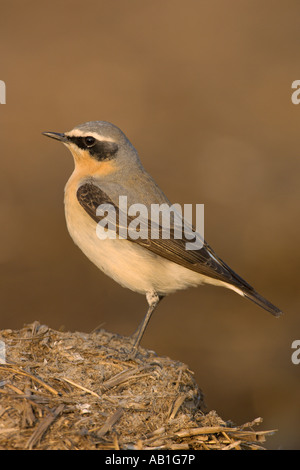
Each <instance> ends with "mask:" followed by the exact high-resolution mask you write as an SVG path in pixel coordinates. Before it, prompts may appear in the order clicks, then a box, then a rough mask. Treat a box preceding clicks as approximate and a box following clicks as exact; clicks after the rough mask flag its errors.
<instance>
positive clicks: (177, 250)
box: [42, 121, 282, 351]
mask: <svg viewBox="0 0 300 470" xmlns="http://www.w3.org/2000/svg"><path fill="white" fill-rule="evenodd" d="M42 134H43V135H45V136H47V137H50V138H53V139H55V140H58V141H59V142H61V143H63V144H64V145H65V146H66V147H67V148H68V149H69V150H70V151H71V153H72V155H73V159H74V171H73V173H72V174H71V176H70V178H69V180H68V181H67V184H66V186H65V191H64V208H65V218H66V224H67V228H68V231H69V234H70V236H71V237H72V239H73V241H74V242H75V244H76V245H77V246H78V247H79V248H80V249H81V250H82V251H83V253H84V254H85V255H86V256H87V257H88V258H89V260H90V261H91V262H92V263H94V264H95V265H96V266H97V267H98V268H99V269H100V270H101V271H103V272H104V273H105V274H106V275H108V276H109V277H111V278H112V279H114V280H115V281H116V282H117V283H119V284H120V285H121V286H123V287H126V288H128V289H130V290H132V291H134V292H137V293H139V294H142V295H144V296H146V300H147V303H148V308H147V311H146V314H145V316H144V318H143V320H142V322H141V323H140V325H139V326H138V328H137V330H136V331H135V333H134V334H133V335H132V337H131V339H132V344H133V350H134V351H137V349H138V347H139V345H140V342H141V339H142V337H143V335H144V333H145V330H146V327H147V325H148V323H149V320H150V318H151V316H152V314H153V312H154V311H155V309H156V308H157V306H158V304H159V303H160V301H161V300H162V299H163V298H164V297H166V296H167V295H169V294H172V293H175V292H176V291H179V290H182V289H186V288H189V287H197V286H200V285H205V284H209V285H214V286H222V287H226V288H228V289H231V290H232V291H234V292H236V293H237V294H239V295H241V296H243V297H245V298H247V299H250V300H251V301H253V302H254V303H256V304H257V305H258V306H260V307H262V308H263V309H265V310H267V311H268V312H270V313H271V314H272V315H274V316H275V317H279V316H280V315H281V313H282V312H281V310H280V309H279V308H277V307H276V306H275V305H273V304H272V303H271V302H269V301H268V300H266V299H265V298H264V297H263V296H261V295H260V294H259V293H258V292H257V291H256V290H255V289H254V288H253V287H252V286H251V285H250V284H248V283H247V282H246V281H245V280H244V279H243V278H242V277H240V276H239V275H238V274H237V273H235V272H234V271H233V269H231V268H230V267H229V266H228V265H227V264H226V263H225V262H224V261H223V260H222V259H221V258H219V256H218V255H217V254H216V253H215V252H214V251H213V249H212V248H211V247H210V245H209V244H208V243H207V242H206V241H205V240H204V239H203V243H202V244H201V248H197V249H192V250H191V249H190V250H187V249H186V245H185V243H184V239H183V237H182V238H180V239H178V238H176V237H175V236H174V231H173V232H172V231H171V232H170V237H169V238H168V239H165V238H162V237H161V236H160V237H158V238H153V237H151V233H150V235H149V234H148V237H145V238H143V237H140V238H135V239H133V238H130V237H128V238H122V237H121V236H119V237H118V236H116V237H115V238H113V237H107V238H101V237H99V236H98V234H97V226H98V224H99V223H100V221H101V220H103V217H101V215H99V212H97V210H98V208H99V207H103V205H104V207H108V206H109V207H112V208H113V209H114V210H115V214H116V215H117V217H116V221H115V229H116V231H117V232H118V233H120V230H121V226H120V224H119V223H118V221H119V220H120V219H121V215H122V213H121V212H122V211H121V209H120V196H126V198H127V202H128V204H130V205H132V204H143V206H144V207H146V208H147V209H149V210H150V208H151V206H152V205H153V204H159V205H161V204H166V205H167V207H170V206H171V203H170V201H169V200H168V199H167V197H166V196H165V194H164V192H163V191H162V190H161V189H160V187H159V186H158V185H157V184H156V182H155V181H154V179H153V178H152V176H150V174H149V173H148V172H147V171H146V170H145V169H144V167H143V165H142V163H141V160H140V157H139V154H138V152H137V150H136V149H135V147H134V146H133V145H132V143H131V142H130V141H129V139H128V138H127V137H126V135H125V134H124V133H123V131H122V130H121V129H120V128H119V127H117V126H116V125H114V124H112V123H110V122H107V121H90V122H85V123H83V124H80V125H77V126H75V127H74V128H73V129H72V130H70V131H68V132H63V133H61V132H43V133H42ZM107 205H108V206H107ZM102 215H103V214H102ZM130 220H132V218H131V219H130V217H129V216H128V214H127V222H130ZM148 222H149V221H148ZM146 223H147V221H146ZM160 229H161V226H160ZM160 233H161V232H160Z"/></svg>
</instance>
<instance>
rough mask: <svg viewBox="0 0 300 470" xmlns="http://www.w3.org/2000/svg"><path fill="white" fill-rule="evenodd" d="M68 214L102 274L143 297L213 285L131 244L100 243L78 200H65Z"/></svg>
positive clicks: (72, 230)
mask: <svg viewBox="0 0 300 470" xmlns="http://www.w3.org/2000/svg"><path fill="white" fill-rule="evenodd" d="M65 214H66V221H67V227H68V230H69V233H70V235H71V237H72V239H73V241H74V242H75V244H76V245H78V247H79V248H80V249H81V250H82V251H83V253H84V254H85V255H86V256H87V257H88V258H89V259H90V261H92V263H94V264H95V265H96V266H97V267H98V268H99V269H101V271H103V272H104V273H105V274H106V275H108V276H109V277H111V278H113V279H114V280H115V281H116V282H118V283H119V284H121V285H122V286H124V287H127V288H128V289H131V290H133V291H136V292H139V293H141V294H146V293H147V292H150V291H155V292H157V293H158V294H161V295H166V294H169V293H171V292H175V291H176V290H181V289H186V288H187V287H192V286H197V285H199V284H202V283H203V282H209V281H210V280H209V279H208V278H206V277H205V276H202V275H201V274H199V273H196V272H194V271H191V270H189V269H186V268H184V267H182V266H180V265H177V264H175V263H173V262H171V261H168V260H166V259H164V258H162V257H160V256H157V255H156V254H154V253H152V252H151V251H149V250H147V249H145V248H142V247H140V246H139V245H138V244H137V243H134V242H131V241H129V240H120V239H115V240H113V239H105V240H100V239H99V238H98V236H97V233H96V227H97V224H96V222H94V221H93V219H92V218H91V217H90V216H89V215H88V214H87V213H86V212H85V210H84V209H83V208H82V207H81V206H80V205H79V203H78V202H77V200H73V201H70V200H68V199H67V198H66V199H65ZM213 283H215V282H213ZM217 283H218V284H219V282H217ZM219 285H220V284H219Z"/></svg>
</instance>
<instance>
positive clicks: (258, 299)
mask: <svg viewBox="0 0 300 470" xmlns="http://www.w3.org/2000/svg"><path fill="white" fill-rule="evenodd" d="M242 295H243V296H244V297H246V298H247V299H250V300H252V302H254V303H256V304H257V305H259V306H260V307H262V308H264V309H265V310H267V311H268V312H270V313H272V315H274V316H275V317H280V315H281V314H282V311H281V310H280V309H279V308H277V307H275V305H273V304H271V302H269V301H268V300H267V299H265V298H264V297H262V296H261V295H260V294H258V293H257V292H256V291H255V290H254V289H253V290H252V289H242Z"/></svg>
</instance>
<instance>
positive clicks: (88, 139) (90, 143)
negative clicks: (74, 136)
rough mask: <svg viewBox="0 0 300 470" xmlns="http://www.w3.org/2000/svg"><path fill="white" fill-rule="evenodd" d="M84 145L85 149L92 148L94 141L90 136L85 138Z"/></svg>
mask: <svg viewBox="0 0 300 470" xmlns="http://www.w3.org/2000/svg"><path fill="white" fill-rule="evenodd" d="M84 143H85V145H86V146H87V147H93V145H95V143H96V139H95V138H94V137H92V136H87V137H85V138H84Z"/></svg>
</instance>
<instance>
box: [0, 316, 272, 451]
mask: <svg viewBox="0 0 300 470" xmlns="http://www.w3.org/2000/svg"><path fill="white" fill-rule="evenodd" d="M0 340H1V343H0V449H145V450H150V449H151V450H152V449H176V450H180V449H193V450H198V449H261V448H262V447H261V442H263V441H264V440H265V437H266V436H267V435H268V434H271V433H272V432H271V431H255V430H254V429H253V427H255V425H257V424H260V423H261V419H260V418H258V419H257V420H254V421H253V422H252V423H247V424H245V425H243V426H234V425H232V424H231V423H226V422H224V421H223V420H222V419H221V418H220V417H219V416H218V415H217V414H216V412H214V411H211V412H209V413H205V407H204V402H203V395H202V392H201V390H200V389H199V387H198V386H197V384H196V382H195V380H194V378H193V373H192V372H191V371H190V370H189V369H188V367H187V366H186V365H185V364H182V363H180V362H175V361H172V360H171V359H169V358H166V357H157V356H156V355H155V353H154V352H153V351H146V350H144V349H142V348H141V349H140V351H139V354H138V355H137V357H135V358H129V357H128V351H129V350H130V349H129V348H130V344H129V342H128V340H127V339H126V338H123V337H120V336H118V335H112V334H110V333H108V332H106V331H103V330H101V331H98V332H93V333H91V334H86V333H79V332H75V333H70V332H60V331H55V330H52V329H50V328H48V327H47V326H45V325H40V324H38V323H37V322H35V323H33V324H31V325H28V326H26V327H24V328H23V329H21V330H19V331H12V330H3V331H1V332H0ZM1 347H2V348H1Z"/></svg>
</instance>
